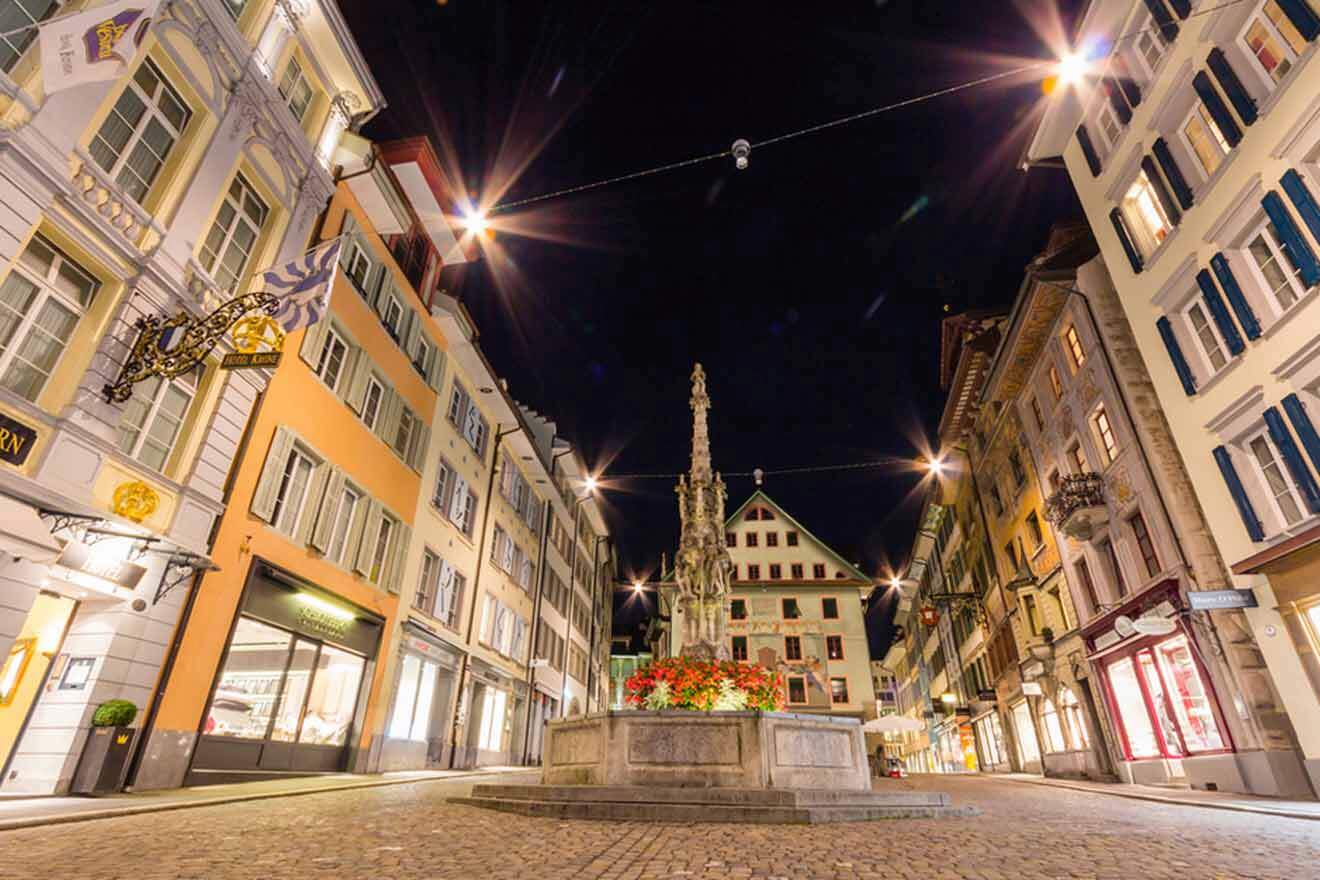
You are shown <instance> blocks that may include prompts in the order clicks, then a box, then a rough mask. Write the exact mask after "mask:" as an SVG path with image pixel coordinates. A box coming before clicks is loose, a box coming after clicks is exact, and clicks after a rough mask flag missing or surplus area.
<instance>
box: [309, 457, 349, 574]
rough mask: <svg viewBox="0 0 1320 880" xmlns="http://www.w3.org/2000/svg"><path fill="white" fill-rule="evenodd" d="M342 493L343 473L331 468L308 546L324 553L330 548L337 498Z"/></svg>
mask: <svg viewBox="0 0 1320 880" xmlns="http://www.w3.org/2000/svg"><path fill="white" fill-rule="evenodd" d="M343 493H344V471H343V470H342V469H341V468H337V467H333V466H332V467H331V469H330V476H329V477H328V478H327V479H326V482H325V494H324V495H322V496H321V504H320V506H319V507H318V508H317V511H316V527H315V528H313V529H312V536H311V540H310V542H309V543H310V544H311V545H312V546H313V547H315V548H316V549H317V550H319V551H321V552H322V553H324V552H325V551H326V550H327V549H328V548H329V547H330V538H331V533H332V532H333V531H334V528H335V517H336V514H338V513H339V508H338V505H339V496H340V495H342V494H343Z"/></svg>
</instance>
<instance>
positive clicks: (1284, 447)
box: [1265, 407, 1320, 513]
mask: <svg viewBox="0 0 1320 880" xmlns="http://www.w3.org/2000/svg"><path fill="white" fill-rule="evenodd" d="M1265 427H1266V429H1267V430H1268V431H1269V432H1270V439H1271V440H1273V441H1274V445H1275V446H1277V447H1278V448H1279V452H1280V453H1281V454H1282V455H1283V463H1284V464H1285V465H1287V467H1288V473H1290V474H1292V478H1293V482H1294V483H1296V484H1297V488H1298V489H1299V490H1300V491H1301V493H1302V499H1303V500H1304V501H1305V502H1306V509H1307V510H1309V511H1311V512H1312V513H1320V486H1316V483H1315V477H1312V476H1311V471H1310V469H1309V468H1307V466H1306V462H1305V461H1304V460H1303V459H1302V453H1301V452H1299V451H1298V449H1297V444H1296V443H1295V442H1293V438H1292V434H1291V433H1289V431H1288V426H1287V425H1285V424H1284V423H1283V416H1281V415H1279V411H1278V410H1277V409H1275V408H1274V407H1270V408H1269V409H1267V410H1265Z"/></svg>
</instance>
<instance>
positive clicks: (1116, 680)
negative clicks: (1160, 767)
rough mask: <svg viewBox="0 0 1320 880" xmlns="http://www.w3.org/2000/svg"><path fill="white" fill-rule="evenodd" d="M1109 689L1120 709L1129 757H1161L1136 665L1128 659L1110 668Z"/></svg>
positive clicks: (1119, 713)
mask: <svg viewBox="0 0 1320 880" xmlns="http://www.w3.org/2000/svg"><path fill="white" fill-rule="evenodd" d="M1107 671H1108V673H1109V687H1110V689H1111V690H1112V691H1113V694H1114V704H1115V705H1116V706H1117V707H1118V716H1119V721H1120V722H1121V723H1122V727H1123V732H1124V733H1125V734H1126V737H1125V739H1126V740H1127V747H1128V748H1127V750H1128V753H1129V754H1130V755H1131V756H1132V757H1133V758H1158V757H1160V744H1159V740H1158V739H1156V737H1155V726H1154V725H1153V724H1152V723H1151V720H1150V712H1149V710H1147V708H1146V700H1145V698H1144V697H1143V696H1142V688H1141V685H1140V684H1139V683H1138V681H1137V669H1136V663H1134V662H1133V658H1131V657H1125V658H1123V659H1122V660H1119V661H1118V662H1116V663H1111V664H1110V665H1109V668H1108V670H1107Z"/></svg>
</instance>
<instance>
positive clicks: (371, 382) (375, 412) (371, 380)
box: [361, 375, 386, 432]
mask: <svg viewBox="0 0 1320 880" xmlns="http://www.w3.org/2000/svg"><path fill="white" fill-rule="evenodd" d="M373 387H374V388H375V389H376V390H377V392H379V393H378V396H377V397H376V405H375V407H374V408H372V409H371V418H370V419H368V418H367V410H368V408H369V407H370V406H371V390H372V388H373ZM385 391H386V389H385V383H384V382H382V381H381V380H380V379H379V378H377V377H376V376H375V375H372V376H368V377H367V390H366V391H365V392H363V394H362V415H361V420H362V424H364V425H366V427H367V430H368V431H373V432H374V431H375V430H376V425H377V423H378V422H379V421H380V411H381V408H382V407H383V406H384V404H385Z"/></svg>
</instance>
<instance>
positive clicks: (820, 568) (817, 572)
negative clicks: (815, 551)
mask: <svg viewBox="0 0 1320 880" xmlns="http://www.w3.org/2000/svg"><path fill="white" fill-rule="evenodd" d="M811 576H812V577H813V578H815V579H816V580H818V581H823V580H825V566H824V565H823V564H821V563H819V562H817V563H816V564H815V565H813V566H811Z"/></svg>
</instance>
